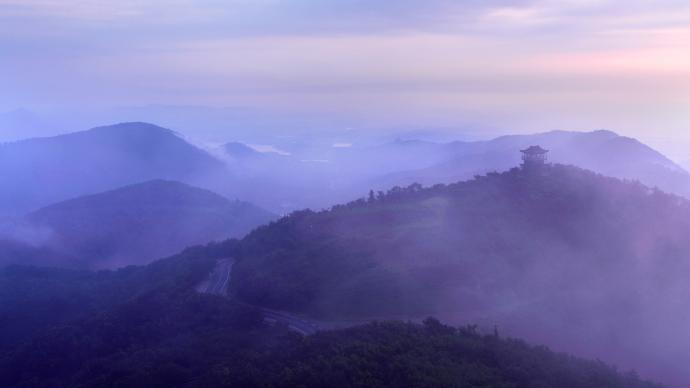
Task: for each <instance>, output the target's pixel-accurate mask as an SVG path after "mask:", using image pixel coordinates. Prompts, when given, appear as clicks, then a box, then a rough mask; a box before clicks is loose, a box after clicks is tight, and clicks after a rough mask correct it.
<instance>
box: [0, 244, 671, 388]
mask: <svg viewBox="0 0 690 388" xmlns="http://www.w3.org/2000/svg"><path fill="white" fill-rule="evenodd" d="M236 244H237V243H236V242H235V241H228V242H226V243H223V244H214V245H209V246H206V247H196V248H194V249H190V250H187V251H185V252H183V253H182V254H180V255H176V256H174V257H171V258H168V259H164V260H160V261H157V262H155V263H152V264H150V265H148V266H145V267H128V268H125V269H120V270H118V271H99V272H91V271H75V270H64V269H39V268H31V267H22V266H14V267H9V268H5V269H2V270H0V280H1V281H0V302H1V303H0V329H2V330H0V385H2V386H3V387H8V388H10V387H28V386H32V387H37V386H41V387H43V386H45V387H48V386H50V387H63V386H89V387H93V386H127V387H152V386H181V387H228V386H232V387H294V386H309V387H363V386H377V387H378V386H381V387H403V386H404V387H431V386H434V387H435V386H443V387H446V386H448V387H469V386H495V387H504V386H505V387H514V386H520V387H542V386H559V387H573V388H576V387H582V388H584V387H604V386H605V387H626V388H637V387H640V388H641V387H649V388H651V387H657V386H658V385H656V384H652V383H649V382H645V381H642V380H640V379H639V378H638V377H637V376H636V375H635V374H634V373H626V374H623V373H620V372H618V371H617V370H616V369H615V368H612V367H610V366H608V365H606V364H604V363H602V362H600V361H587V360H583V359H578V358H574V357H572V356H569V355H566V354H558V353H554V352H552V351H550V350H549V349H547V348H545V347H543V346H536V347H535V346H531V345H527V344H526V343H524V342H523V341H520V340H516V339H510V338H504V337H502V336H500V335H499V334H498V333H494V334H488V335H484V334H480V333H479V332H478V331H477V329H476V326H470V325H467V326H463V327H459V328H454V327H450V326H445V325H443V324H441V323H440V322H439V321H437V320H435V319H432V318H428V319H426V320H425V321H424V322H423V324H413V323H402V322H381V323H372V324H369V325H365V326H360V327H354V328H350V329H347V330H340V331H331V332H321V333H317V334H315V335H313V336H310V337H309V338H305V337H302V336H301V335H298V334H295V333H294V332H291V331H289V330H288V328H287V327H283V326H280V325H278V326H274V325H269V324H267V323H266V322H264V321H263V319H262V315H261V314H260V312H259V311H258V310H257V309H255V308H252V307H250V306H246V305H244V304H242V303H238V302H237V301H235V300H232V299H228V298H223V297H218V296H214V295H209V294H198V293H196V292H194V291H193V285H194V284H195V283H197V282H199V281H201V279H203V277H205V276H206V275H207V274H208V273H209V272H210V270H211V268H212V267H213V263H214V260H215V259H217V258H220V257H223V255H226V254H227V253H228V252H229V251H233V250H234V249H235V247H236ZM10 316H11V317H12V319H6V317H10Z"/></svg>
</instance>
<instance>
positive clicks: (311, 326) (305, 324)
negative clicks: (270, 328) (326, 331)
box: [261, 308, 319, 335]
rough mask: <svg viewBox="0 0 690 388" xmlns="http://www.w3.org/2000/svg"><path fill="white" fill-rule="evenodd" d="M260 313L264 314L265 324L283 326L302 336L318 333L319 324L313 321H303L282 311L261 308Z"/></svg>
mask: <svg viewBox="0 0 690 388" xmlns="http://www.w3.org/2000/svg"><path fill="white" fill-rule="evenodd" d="M261 311H262V312H263V313H264V320H265V321H266V322H269V323H281V324H284V325H286V326H287V327H288V328H289V329H290V330H292V331H296V332H298V333H300V334H302V335H311V334H315V333H316V332H317V331H319V324H318V323H316V322H315V321H311V320H307V319H303V318H300V317H297V316H295V315H293V314H290V313H286V312H282V311H276V310H269V309H264V308H262V309H261Z"/></svg>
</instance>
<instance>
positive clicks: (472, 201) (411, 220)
mask: <svg viewBox="0 0 690 388" xmlns="http://www.w3.org/2000/svg"><path fill="white" fill-rule="evenodd" d="M669 231H673V232H669ZM688 233H690V203H689V202H688V201H686V200H684V199H681V198H680V197H677V196H673V195H669V194H665V193H663V192H661V191H658V190H656V189H650V188H647V187H646V186H643V185H641V184H639V183H636V182H625V181H620V180H617V179H614V178H607V177H603V176H601V175H597V174H594V173H592V172H589V171H586V170H581V169H578V168H575V167H569V166H562V165H555V166H546V167H545V168H544V169H543V170H541V171H540V172H539V173H534V172H529V171H525V170H522V169H517V168H516V169H513V170H510V171H508V172H505V173H501V174H499V173H491V174H488V175H486V176H477V177H476V178H475V179H474V180H471V181H467V182H459V183H455V184H451V185H436V186H433V187H430V188H422V187H421V186H420V185H411V186H409V187H407V188H399V187H396V188H393V189H392V190H389V191H388V192H386V193H382V192H379V193H373V192H372V193H370V195H369V197H368V198H366V199H360V200H358V201H354V202H351V203H349V204H346V205H338V206H335V207H333V208H332V209H330V210H324V211H320V212H313V211H310V210H305V211H300V212H296V213H294V214H292V215H291V216H289V217H285V218H283V219H281V220H279V221H277V222H274V223H272V224H270V225H268V226H264V227H260V228H258V229H257V230H255V231H254V232H253V233H251V234H250V235H249V236H248V237H247V238H245V239H244V240H243V241H242V242H241V244H240V249H239V250H238V252H237V254H236V257H237V259H238V262H237V264H236V266H235V269H234V271H233V282H232V284H233V285H234V291H235V292H236V294H237V295H238V296H240V297H241V298H242V299H245V300H247V301H251V302H253V303H257V304H260V305H265V306H271V307H276V308H282V309H291V310H298V311H305V312H310V313H314V314H323V315H332V314H336V315H341V316H366V315H367V314H373V315H376V314H381V313H397V314H427V313H436V312H438V310H435V309H437V308H439V306H441V308H444V307H443V306H448V305H449V304H448V300H449V298H451V300H452V301H453V302H454V303H455V304H454V305H455V306H457V307H459V308H467V309H470V308H474V307H477V306H482V305H483V304H486V303H489V304H491V303H493V302H494V301H493V300H489V299H483V298H492V297H498V296H500V295H502V294H506V293H510V294H517V295H527V294H539V295H544V294H545V293H546V294H548V293H547V292H545V291H546V290H548V289H551V288H552V287H554V286H558V288H559V289H561V290H564V289H571V290H574V289H581V288H582V285H583V284H584V285H587V286H588V287H591V286H597V287H601V286H606V285H607V284H610V282H611V280H612V279H611V278H607V279H605V283H603V284H602V283H601V281H602V280H603V279H602V276H601V275H603V274H610V275H614V278H613V279H615V285H616V286H623V287H626V286H630V285H633V286H635V287H644V288H645V289H647V288H650V289H651V288H655V289H657V290H661V291H665V290H667V287H664V285H665V286H668V281H679V280H681V279H679V278H675V276H677V275H678V274H679V273H682V272H681V271H687V270H688V269H690V267H688V265H687V263H688V261H687V260H685V259H686V258H687V257H689V256H690V241H688V240H687V239H685V238H683V236H687V235H688ZM659 264H663V265H659ZM647 271H652V272H653V273H654V275H655V276H645V277H644V279H643V278H636V276H638V275H642V274H644V275H648V273H647ZM643 272H644V273H643ZM536 275H538V276H536ZM544 275H548V276H544ZM623 281H625V282H623ZM653 286H654V287H653ZM656 286H660V288H656ZM650 291H651V290H650ZM363 295H367V298H362V296H363ZM382 309H384V310H383V311H382Z"/></svg>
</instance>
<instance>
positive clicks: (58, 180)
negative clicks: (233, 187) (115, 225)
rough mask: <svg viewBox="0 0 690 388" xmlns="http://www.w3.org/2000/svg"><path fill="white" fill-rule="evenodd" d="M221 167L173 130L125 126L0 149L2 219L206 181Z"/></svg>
mask: <svg viewBox="0 0 690 388" xmlns="http://www.w3.org/2000/svg"><path fill="white" fill-rule="evenodd" d="M222 168H223V165H222V163H221V162H219V161H217V160H216V159H215V158H213V157H212V156H210V155H209V154H208V153H206V152H205V151H203V150H201V149H199V148H197V147H195V146H193V145H191V144H189V143H188V142H186V141H185V140H183V139H182V138H180V137H179V136H177V135H176V134H175V133H174V132H173V131H171V130H168V129H165V128H161V127H158V126H155V125H152V124H146V123H122V124H116V125H110V126H104V127H97V128H93V129H90V130H87V131H82V132H75V133H70V134H66V135H60V136H54V137H46V138H34V139H28V140H22V141H18V142H14V143H6V144H2V145H0V186H1V187H3V190H2V191H1V192H0V214H3V213H5V214H10V213H12V214H21V213H23V212H26V211H29V210H33V209H36V208H38V207H41V206H46V205H48V204H50V203H54V202H57V201H61V200H65V199H68V198H73V197H77V196H80V195H84V194H92V193H96V192H100V191H104V190H109V189H114V188H116V187H120V186H124V185H127V184H132V183H136V182H142V181H146V180H150V179H172V180H180V181H184V182H188V183H194V182H201V181H203V180H204V178H206V177H208V176H211V175H213V174H217V173H218V171H219V170H221V169H222Z"/></svg>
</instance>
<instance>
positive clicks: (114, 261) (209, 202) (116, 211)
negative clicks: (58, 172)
mask: <svg viewBox="0 0 690 388" xmlns="http://www.w3.org/2000/svg"><path fill="white" fill-rule="evenodd" d="M274 218H275V216H274V215H273V214H271V213H269V212H268V211H266V210H264V209H261V208H259V207H257V206H255V205H253V204H251V203H248V202H242V201H237V200H235V201H230V200H228V199H227V198H225V197H223V196H221V195H218V194H216V193H214V192H211V191H208V190H205V189H201V188H198V187H194V186H190V185H187V184H184V183H180V182H176V181H166V180H152V181H147V182H143V183H137V184H133V185H128V186H125V187H121V188H118V189H115V190H110V191H106V192H103V193H98V194H93V195H87V196H82V197H78V198H74V199H71V200H68V201H63V202H60V203H57V204H53V205H50V206H47V207H44V208H42V209H39V210H38V211H35V212H32V213H30V214H29V215H28V216H27V217H26V221H27V223H28V224H29V226H30V227H31V228H33V229H36V230H44V231H49V232H50V238H49V239H47V241H46V243H45V244H46V245H47V246H48V247H50V248H53V249H54V250H55V251H58V252H65V253H68V254H70V255H72V256H76V257H80V258H81V262H79V263H76V265H77V266H80V267H81V268H115V267H122V266H125V265H131V264H147V263H149V262H151V261H153V260H155V259H158V258H161V257H166V256H170V255H172V254H175V253H177V252H179V251H181V250H182V249H184V248H185V247H188V246H192V245H197V244H206V243H208V242H210V241H214V240H216V241H219V240H224V239H226V238H231V237H242V236H244V235H245V234H247V233H248V232H249V231H251V230H252V229H254V228H255V227H256V226H258V225H261V224H264V223H266V222H268V221H270V220H272V219H274ZM104 221H105V222H104ZM15 263H21V262H17V261H15ZM62 265H63V266H68V264H67V263H64V264H62Z"/></svg>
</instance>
